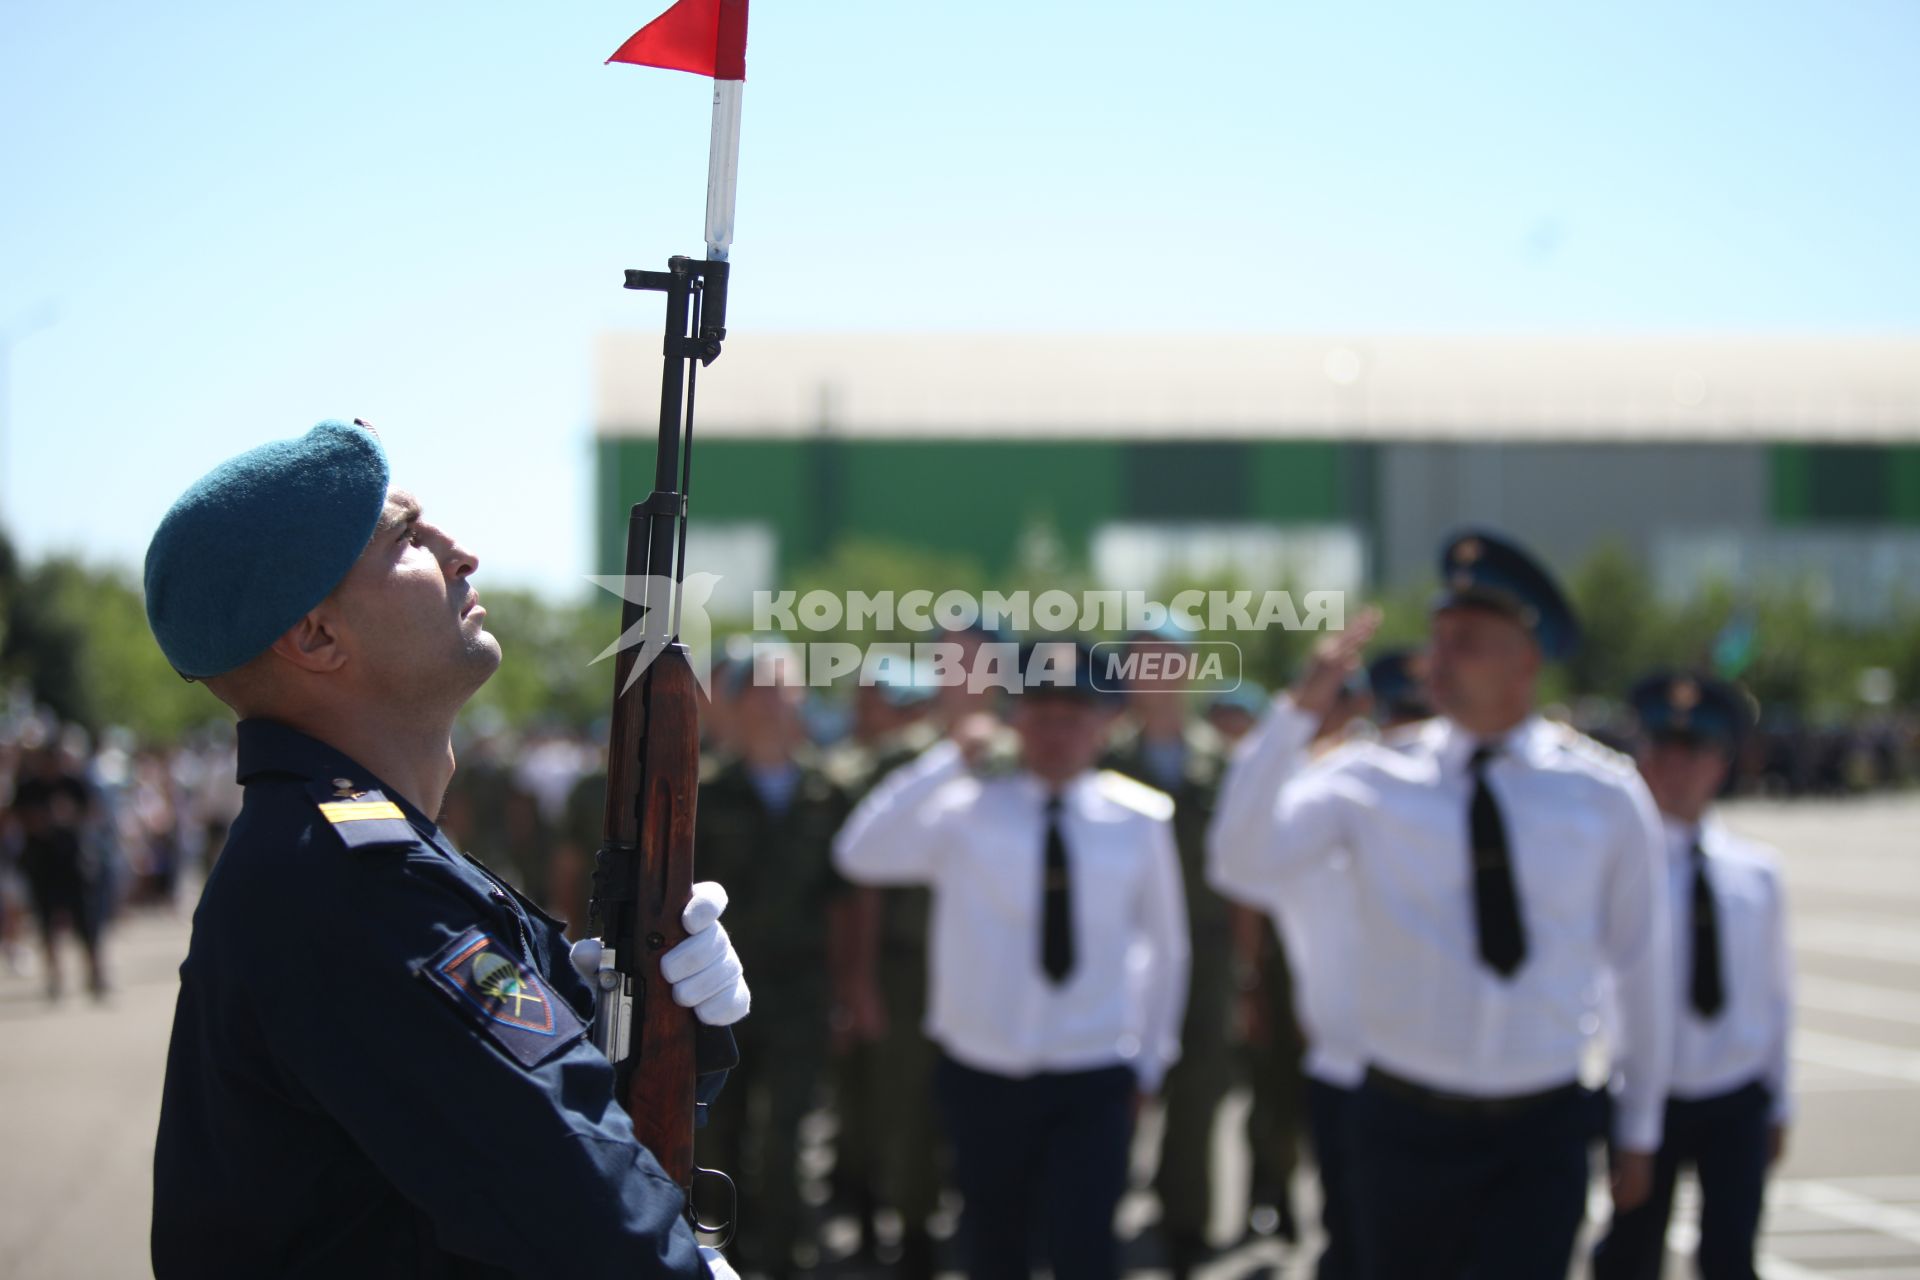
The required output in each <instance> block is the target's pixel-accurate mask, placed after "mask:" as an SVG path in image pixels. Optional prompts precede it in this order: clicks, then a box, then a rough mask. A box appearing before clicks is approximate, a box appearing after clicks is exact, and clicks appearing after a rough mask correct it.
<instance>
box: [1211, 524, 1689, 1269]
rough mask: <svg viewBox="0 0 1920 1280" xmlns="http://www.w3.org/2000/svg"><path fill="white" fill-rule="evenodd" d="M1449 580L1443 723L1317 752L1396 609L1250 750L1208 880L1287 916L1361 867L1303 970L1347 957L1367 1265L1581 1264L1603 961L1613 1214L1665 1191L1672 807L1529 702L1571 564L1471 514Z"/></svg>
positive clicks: (1357, 1220)
mask: <svg viewBox="0 0 1920 1280" xmlns="http://www.w3.org/2000/svg"><path fill="white" fill-rule="evenodd" d="M1440 577H1441V591H1440V594H1439V596H1438V597H1437V598H1436V599H1435V601H1434V604H1433V608H1432V611H1431V613H1430V615H1429V618H1428V630H1427V640H1428V643H1427V647H1426V650H1425V652H1426V657H1427V664H1428V667H1427V680H1426V690H1427V695H1428V697H1429V698H1430V699H1431V701H1432V704H1433V708H1434V710H1435V711H1436V712H1437V714H1436V716H1435V717H1434V718H1433V719H1431V720H1426V721H1422V722H1419V723H1416V724H1412V725H1409V726H1407V727H1405V728H1402V729H1399V730H1396V731H1393V732H1390V733H1385V734H1382V735H1381V737H1380V739H1379V741H1377V742H1365V741H1358V742H1351V743H1347V744H1344V745H1342V746H1340V747H1338V748H1336V749H1335V750H1333V751H1331V752H1329V753H1328V754H1326V755H1325V756H1324V757H1323V758H1321V759H1319V760H1318V761H1315V762H1313V763H1312V764H1311V766H1310V767H1309V764H1308V760H1309V754H1310V750H1311V744H1312V743H1313V741H1314V740H1315V738H1316V736H1318V735H1319V734H1320V732H1321V731H1322V729H1323V728H1324V727H1325V725H1326V724H1327V723H1328V720H1329V717H1331V716H1336V715H1337V714H1339V704H1340V693H1341V689H1342V687H1343V685H1344V684H1345V681H1346V679H1347V677H1348V675H1349V674H1350V673H1351V672H1352V671H1353V670H1355V669H1356V668H1357V667H1358V665H1359V647H1360V645H1362V644H1364V642H1365V640H1366V638H1367V635H1368V633H1369V632H1370V631H1371V628H1372V626H1373V624H1374V623H1375V622H1376V621H1377V617H1376V616H1375V615H1371V614H1368V615H1362V618H1361V619H1360V620H1358V621H1356V622H1355V624H1354V625H1353V626H1351V627H1350V628H1349V629H1348V632H1347V634H1346V635H1345V636H1343V637H1341V639H1340V640H1339V641H1337V642H1334V643H1333V644H1332V647H1331V648H1328V649H1326V650H1325V652H1324V653H1323V655H1322V656H1320V657H1319V659H1318V660H1316V661H1315V662H1313V663H1311V664H1309V666H1308V668H1307V671H1306V672H1305V673H1304V674H1303V675H1302V676H1301V677H1300V679H1298V680H1297V681H1296V682H1295V685H1294V687H1293V688H1292V689H1291V690H1289V691H1288V692H1287V694H1285V695H1283V696H1282V697H1281V698H1280V699H1278V700H1276V703H1275V706H1274V710H1273V713H1272V714H1271V715H1270V716H1269V717H1268V719H1267V722H1266V723H1265V724H1263V725H1262V726H1261V728H1260V729H1257V730H1255V732H1254V734H1252V735H1249V738H1248V740H1247V742H1246V743H1244V744H1243V745H1242V747H1241V749H1240V751H1239V752H1238V753H1237V756H1236V760H1235V764H1234V767H1233V770H1232V771H1231V772H1230V773H1229V775H1228V778H1227V782H1226V785H1225V786H1224V787H1223V789H1222V795H1221V800H1220V804H1219V808H1218V810H1217V812H1216V815H1215V819H1214V827H1213V830H1212V832H1211V836H1210V844H1211V871H1212V876H1213V880H1214V883H1215V884H1216V885H1218V886H1219V887H1220V889H1221V891H1222V892H1225V893H1227V894H1229V895H1231V896H1234V897H1237V898H1239V899H1241V900H1243V901H1246V902H1248V903H1250V904H1252V905H1258V906H1267V907H1271V906H1272V905H1273V904H1276V903H1284V902H1285V900H1286V898H1287V896H1288V895H1289V894H1291V895H1294V896H1295V897H1296V898H1297V897H1299V896H1300V895H1301V894H1302V893H1303V889H1302V886H1303V885H1306V884H1309V883H1310V881H1311V878H1312V877H1313V876H1314V875H1315V874H1316V873H1319V872H1322V871H1324V870H1325V869H1326V868H1328V867H1331V866H1337V865H1341V864H1342V863H1344V865H1345V867H1346V874H1347V875H1348V877H1349V878H1350V880H1351V887H1352V897H1353V903H1354V905H1355V907H1356V909H1357V911H1358V920H1359V926H1360V927H1359V929H1358V931H1357V933H1356V934H1355V939H1354V944H1353V946H1352V948H1351V951H1350V952H1349V953H1347V954H1345V955H1343V956H1340V957H1326V956H1318V957H1315V956H1309V957H1308V960H1309V961H1310V962H1311V961H1323V962H1327V963H1333V964H1337V965H1344V966H1346V967H1347V968H1348V969H1349V970H1350V972H1349V973H1348V974H1347V975H1346V977H1347V981H1346V982H1345V984H1344V986H1345V988H1346V989H1347V990H1348V991H1349V992H1350V993H1351V1002H1352V1009H1351V1016H1352V1018H1353V1019H1354V1021H1353V1023H1352V1030H1353V1033H1354V1040H1353V1041H1352V1042H1351V1043H1350V1044H1349V1045H1348V1046H1347V1048H1349V1049H1350V1050H1351V1051H1352V1057H1351V1059H1350V1060H1349V1061H1347V1062H1346V1063H1344V1064H1343V1066H1345V1067H1347V1068H1349V1069H1350V1072H1351V1077H1352V1083H1353V1084H1354V1085H1356V1086H1357V1087H1356V1088H1354V1089H1353V1090H1352V1093H1351V1095H1350V1097H1349V1099H1348V1100H1346V1101H1345V1102H1344V1104H1343V1105H1342V1111H1343V1113H1344V1115H1343V1118H1342V1119H1340V1120H1338V1121H1337V1122H1336V1127H1337V1129H1338V1131H1339V1142H1338V1144H1337V1145H1338V1146H1339V1147H1340V1149H1341V1150H1342V1152H1343V1154H1344V1156H1345V1158H1346V1161H1347V1164H1348V1177H1347V1178H1346V1179H1345V1193H1346V1195H1347V1196H1348V1197H1349V1199H1350V1204H1351V1219H1352V1230H1351V1232H1350V1238H1351V1240H1352V1242H1353V1244H1354V1246H1355V1254H1354V1256H1352V1257H1351V1258H1349V1259H1348V1260H1347V1262H1346V1264H1345V1265H1346V1268H1347V1270H1346V1272H1345V1273H1346V1274H1354V1275H1359V1276H1363V1277H1369V1278H1371V1280H1423V1278H1427V1277H1431V1278H1433V1280H1441V1278H1443V1277H1444V1278H1447V1280H1454V1278H1463V1277H1467V1276H1528V1277H1531V1276H1551V1275H1563V1274H1565V1273H1566V1271H1567V1268H1568V1266H1569V1264H1570V1263H1571V1261H1572V1255H1573V1248H1574V1242H1575V1239H1576V1237H1577V1235H1578V1232H1579V1228H1580V1223H1581V1219H1582V1217H1583V1216H1584V1211H1585V1208H1586V1201H1587V1180H1588V1155H1589V1146H1590V1144H1591V1143H1592V1142H1593V1140H1595V1139H1596V1138H1598V1137H1599V1136H1600V1132H1601V1129H1602V1125H1603V1119H1602V1117H1603V1114H1604V1112H1605V1105H1604V1100H1603V1098H1602V1097H1601V1096H1600V1095H1598V1094H1597V1093H1596V1092H1595V1091H1593V1090H1592V1089H1591V1088H1590V1087H1588V1086H1589V1085H1590V1084H1591V1083H1594V1082H1591V1081H1588V1080H1586V1079H1584V1078H1583V1067H1584V1065H1585V1064H1586V1062H1587V1061H1588V1059H1589V1056H1590V1050H1591V1049H1592V1048H1593V1047H1594V1036H1595V1033H1596V1030H1597V1028H1598V1026H1599V1025H1600V1013H1601V1005H1600V1001H1599V992H1600V991H1601V989H1602V979H1603V978H1605V977H1608V976H1611V977H1612V979H1613V982H1614V988H1615V991H1616V993H1617V1007H1618V1010H1619V1013H1620V1018H1621V1021H1622V1022H1623V1023H1624V1029H1625V1032H1626V1034H1625V1037H1624V1040H1625V1049H1624V1051H1623V1053H1622V1055H1621V1062H1620V1072H1619V1075H1620V1079H1621V1087H1620V1090H1619V1094H1618V1098H1617V1102H1616V1105H1615V1106H1614V1108H1613V1125H1614V1138H1615V1143H1614V1152H1615V1180H1614V1200H1615V1204H1616V1206H1617V1207H1618V1208H1619V1209H1620V1210H1621V1211H1622V1212H1625V1211H1627V1210H1629V1209H1632V1208H1633V1207H1635V1206H1637V1205H1639V1204H1641V1203H1643V1202H1644V1201H1645V1200H1646V1198H1647V1195H1648V1193H1649V1191H1650V1190H1651V1187H1652V1182H1653V1164H1654V1161H1653V1153H1654V1152H1655V1150H1657V1149H1658V1147H1659V1139H1660V1125H1661V1118H1662V1113H1663V1106H1664V1102H1665V1098H1666V1092H1667V1080H1668V1075H1669V1073H1670V1070H1671V1066H1672V1062H1671V1044H1672V1029H1673V1011H1672V1008H1671V1001H1670V999H1669V994H1668V993H1669V984H1670V982H1671V979H1672V960H1671V929H1670V926H1669V922H1668V920H1667V911H1666V877H1665V875H1664V869H1665V862H1664V855H1663V852H1662V849H1661V838H1660V826H1659V815H1658V813H1657V811H1656V810H1655V808H1654V805H1653V800H1652V798H1651V797H1650V796H1649V795H1648V792H1647V788H1646V786H1645V784H1644V783H1643V782H1642V781H1641V780H1640V778H1639V776H1638V774H1637V773H1636V772H1635V771H1634V769H1633V765H1632V762H1631V761H1630V760H1628V759H1627V758H1626V757H1624V756H1620V755H1618V754H1617V753H1614V752H1611V751H1608V750H1607V749H1606V748H1604V747H1602V746H1600V745H1599V744H1598V743H1595V742H1594V741H1592V740H1591V739H1589V738H1586V737H1584V736H1582V735H1580V734H1578V733H1575V732H1574V731H1573V730H1571V729H1569V728H1567V727H1566V726H1564V725H1561V724H1556V723H1552V722H1550V721H1547V720H1545V719H1544V718H1542V717H1541V716H1540V715H1539V714H1538V712H1537V711H1536V709H1535V707H1536V701H1537V690H1538V683H1539V679H1540V676H1541V673H1542V669H1543V668H1544V666H1545V664H1546V663H1547V662H1549V661H1553V660H1557V659H1560V658H1564V657H1565V656H1567V655H1568V654H1569V653H1570V652H1571V651H1572V649H1573V646H1574V644H1575V641H1576V639H1577V636H1578V632H1579V628H1578V625H1577V623H1576V621H1575V618H1574V614H1573V610H1572V608H1571V607H1570V606H1569V605H1568V603H1567V600H1566V597H1565V596H1564V595H1562V593H1561V591H1560V589H1559V587H1558V586H1557V585H1556V584H1555V582H1554V581H1553V578H1552V576H1551V575H1550V574H1548V573H1547V571H1546V570H1545V569H1544V568H1543V567H1542V566H1541V565H1540V564H1539V563H1538V562H1537V561H1536V560H1535V559H1534V558H1533V557H1532V556H1531V555H1529V554H1528V553H1527V552H1526V551H1525V550H1524V549H1522V548H1521V547H1519V546H1518V545H1516V544H1515V543H1513V542H1511V541H1509V540H1507V539H1506V538H1503V537H1500V536H1499V535H1496V534H1494V533H1492V532H1489V531H1486V530H1478V529H1476V530H1466V531H1463V532H1460V533H1457V534H1454V535H1452V536H1450V537H1448V538H1447V539H1445V540H1444V541H1443V542H1442V544H1441V547H1440ZM1308 950H1311V948H1308ZM1323 1274H1328V1273H1327V1272H1323Z"/></svg>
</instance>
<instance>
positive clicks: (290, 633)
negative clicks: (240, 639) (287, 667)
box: [268, 609, 347, 674]
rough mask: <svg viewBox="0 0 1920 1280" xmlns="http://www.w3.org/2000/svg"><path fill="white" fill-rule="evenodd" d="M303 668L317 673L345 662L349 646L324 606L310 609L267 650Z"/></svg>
mask: <svg viewBox="0 0 1920 1280" xmlns="http://www.w3.org/2000/svg"><path fill="white" fill-rule="evenodd" d="M268 651H269V652H270V653H274V654H277V655H278V656H279V657H280V658H282V659H283V660H285V661H287V662H290V663H292V664H293V665H294V666H296V667H298V668H299V669H300V670H302V671H311V672H314V673H316V674H318V673H321V672H326V671H338V670H339V669H340V668H341V667H343V666H345V665H346V662H347V651H346V647H345V646H344V645H343V644H341V642H340V632H339V630H338V629H337V626H336V624H335V622H334V620H333V618H332V617H331V616H330V615H329V614H328V612H327V611H326V610H325V609H310V610H308V611H307V614H306V616H305V617H303V618H301V619H300V621H298V622H296V623H294V624H293V625H292V626H291V627H289V628H287V630H286V631H285V632H283V633H282V634H281V636H280V638H279V639H278V640H275V641H274V642H273V644H272V646H271V647H270V648H269V650H268Z"/></svg>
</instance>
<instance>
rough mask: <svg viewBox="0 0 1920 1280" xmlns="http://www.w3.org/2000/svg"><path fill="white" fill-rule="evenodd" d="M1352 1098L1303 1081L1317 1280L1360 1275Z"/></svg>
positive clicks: (1343, 1279) (1348, 1093)
mask: <svg viewBox="0 0 1920 1280" xmlns="http://www.w3.org/2000/svg"><path fill="white" fill-rule="evenodd" d="M1354 1097H1355V1091H1354V1090H1352V1089H1343V1088H1341V1087H1340V1086H1339V1085H1336V1084H1328V1083H1327V1082H1326V1081H1325V1080H1316V1079H1314V1078H1313V1077H1312V1076H1308V1077H1307V1126H1308V1131H1309V1133H1310V1134H1311V1136H1312V1139H1313V1159H1314V1163H1315V1164H1316V1165H1318V1166H1319V1172H1320V1226H1321V1229H1322V1230H1324V1231H1325V1232H1326V1236H1327V1242H1326V1245H1325V1246H1324V1247H1323V1248H1322V1249H1321V1250H1320V1260H1319V1262H1318V1263H1316V1264H1315V1267H1314V1272H1313V1274H1314V1276H1315V1277H1316V1280H1354V1277H1356V1276H1358V1275H1359V1274H1360V1269H1359V1263H1358V1261H1357V1260H1356V1258H1355V1256H1354V1249H1355V1238H1356V1236H1357V1235H1358V1232H1359V1227H1358V1226H1357V1224H1356V1223H1355V1221H1354V1204H1353V1199H1354V1193H1353V1160H1352V1156H1351V1154H1350V1152H1351V1148H1352V1146H1353V1138H1352V1135H1351V1132H1350V1131H1351V1129H1352V1127H1353V1108H1354Z"/></svg>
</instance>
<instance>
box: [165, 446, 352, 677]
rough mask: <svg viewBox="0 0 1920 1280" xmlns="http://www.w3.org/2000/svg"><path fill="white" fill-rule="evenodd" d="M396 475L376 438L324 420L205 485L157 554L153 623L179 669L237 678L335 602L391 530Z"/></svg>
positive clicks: (182, 506) (190, 493)
mask: <svg viewBox="0 0 1920 1280" xmlns="http://www.w3.org/2000/svg"><path fill="white" fill-rule="evenodd" d="M387 476H388V471H387V453H386V450H385V449H383V448H381V447H380V441H379V439H378V438H377V437H376V436H375V435H374V434H373V432H372V431H371V430H370V429H368V428H366V427H365V426H362V425H360V424H359V423H357V422H356V423H347V422H323V423H321V424H320V425H319V426H317V427H315V428H314V429H313V430H311V431H309V432H307V434H306V435H304V436H300V437H299V438H297V439H293V440H275V441H273V442H272V443H271V444H263V445H261V446H260V447H259V448H257V449H249V450H248V451H247V452H245V453H243V454H241V455H240V456H239V457H237V458H229V459H227V460H226V461H225V462H223V463H221V464H220V465H219V466H217V467H215V468H214V469H213V470H212V471H209V472H208V473H207V474H206V475H204V476H201V477H200V479H199V480H197V481H195V482H194V484H193V487H192V488H190V489H188V490H187V491H186V492H185V493H183V494H181V495H180V499H179V501H177V502H175V503H174V504H173V506H172V508H171V509H170V510H168V512H167V514H166V516H165V517H164V518H163V519H162V520H161V521H160V527H159V529H157V530H156V531H155V532H154V535H153V541H152V542H151V543H149V544H148V545H147V570H146V588H147V625H149V626H151V627H152V628H153V637H154V639H156V640H158V641H159V642H160V651H161V652H162V653H164V654H166V655H167V661H168V662H170V663H172V664H173V669H174V670H175V671H178V672H179V673H180V674H181V675H183V676H186V677H188V678H189V679H196V680H201V679H206V678H208V677H211V676H217V675H222V674H224V673H226V672H228V671H231V670H233V669H234V668H235V667H238V666H241V665H242V664H244V663H247V662H250V661H251V660H253V659H254V658H256V657H258V656H259V655H260V654H262V653H264V652H265V651H266V649H267V647H268V646H269V645H271V644H272V643H273V642H274V641H275V640H276V639H278V638H279V637H280V636H281V635H282V634H283V633H284V632H285V631H286V630H287V628H289V627H291V626H292V625H293V624H294V623H296V622H298V621H299V620H300V618H301V615H303V614H305V613H306V612H307V611H308V610H309V609H311V608H313V606H315V605H317V604H319V603H320V602H321V601H322V600H324V599H326V598H327V595H328V594H329V593H330V592H331V591H332V590H333V589H334V588H335V587H337V586H339V585H340V580H341V579H342V578H344V577H346V576H347V570H349V569H351V568H352V567H353V562H354V561H355V560H358V559H359V558H360V553H361V552H362V551H363V550H365V549H366V545H367V541H368V539H370V538H372V537H373V531H374V528H375V526H377V525H378V524H379V523H380V512H381V510H382V509H383V508H384V507H385V506H386V501H387Z"/></svg>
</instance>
